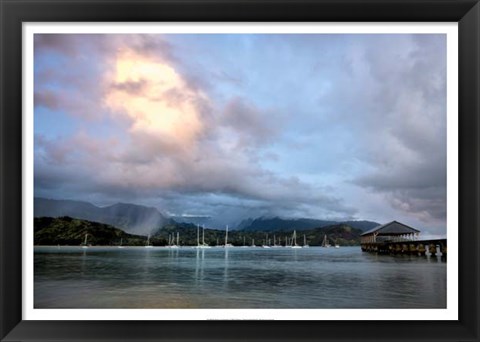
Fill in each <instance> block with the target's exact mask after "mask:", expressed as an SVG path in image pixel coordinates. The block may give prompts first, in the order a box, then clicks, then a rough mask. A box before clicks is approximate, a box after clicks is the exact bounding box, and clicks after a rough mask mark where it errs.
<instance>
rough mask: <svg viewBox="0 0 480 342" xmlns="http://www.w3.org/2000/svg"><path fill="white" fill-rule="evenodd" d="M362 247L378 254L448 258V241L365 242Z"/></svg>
mask: <svg viewBox="0 0 480 342" xmlns="http://www.w3.org/2000/svg"><path fill="white" fill-rule="evenodd" d="M361 247H362V251H364V252H372V253H378V254H405V255H418V256H422V255H432V256H444V257H446V256H447V239H435V240H404V241H396V242H395V241H383V242H365V243H362V244H361Z"/></svg>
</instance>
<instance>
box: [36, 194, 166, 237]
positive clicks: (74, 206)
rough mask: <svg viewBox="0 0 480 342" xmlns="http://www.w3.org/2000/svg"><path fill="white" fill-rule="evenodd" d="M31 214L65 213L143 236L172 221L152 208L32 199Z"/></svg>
mask: <svg viewBox="0 0 480 342" xmlns="http://www.w3.org/2000/svg"><path fill="white" fill-rule="evenodd" d="M34 216H35V217H62V216H69V217H73V218H76V219H82V220H89V221H94V222H99V223H104V224H109V225H112V226H114V227H117V228H120V229H122V230H124V231H125V232H127V233H130V234H140V235H147V234H149V233H150V232H152V231H156V230H158V229H160V228H161V227H163V226H164V225H166V224H169V223H171V222H172V221H171V220H170V219H169V218H167V217H165V216H164V215H163V214H162V213H160V212H159V211H158V209H156V208H152V207H145V206H142V205H136V204H127V203H117V204H114V205H110V206H106V207H97V206H95V205H93V204H91V203H88V202H82V201H71V200H52V199H45V198H39V197H36V198H35V202H34Z"/></svg>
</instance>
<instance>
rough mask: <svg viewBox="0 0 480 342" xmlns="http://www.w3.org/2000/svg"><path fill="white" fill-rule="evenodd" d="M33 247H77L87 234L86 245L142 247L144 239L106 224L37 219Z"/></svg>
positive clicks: (77, 220)
mask: <svg viewBox="0 0 480 342" xmlns="http://www.w3.org/2000/svg"><path fill="white" fill-rule="evenodd" d="M34 232H35V234H34V244H35V245H70V246H78V245H80V244H82V243H83V242H84V239H85V234H88V242H87V243H88V244H91V245H101V246H112V245H119V244H120V241H121V240H122V244H123V245H129V246H142V245H145V243H146V237H144V236H140V235H132V234H127V233H125V232H124V231H123V230H120V229H118V228H115V227H112V226H110V225H108V224H103V223H98V222H91V221H86V220H79V219H73V218H71V217H56V218H53V217H38V218H35V219H34Z"/></svg>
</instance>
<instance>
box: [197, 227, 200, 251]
mask: <svg viewBox="0 0 480 342" xmlns="http://www.w3.org/2000/svg"><path fill="white" fill-rule="evenodd" d="M197 246H200V226H199V225H198V224H197Z"/></svg>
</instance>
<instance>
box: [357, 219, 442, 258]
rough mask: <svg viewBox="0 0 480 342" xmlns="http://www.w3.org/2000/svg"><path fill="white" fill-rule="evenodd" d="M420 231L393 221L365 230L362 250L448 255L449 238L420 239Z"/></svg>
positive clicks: (386, 252) (382, 252)
mask: <svg viewBox="0 0 480 342" xmlns="http://www.w3.org/2000/svg"><path fill="white" fill-rule="evenodd" d="M419 234H420V231H419V230H418V229H415V228H412V227H410V226H407V225H405V224H403V223H400V222H398V221H392V222H389V223H387V224H384V225H380V226H378V227H375V228H373V229H370V230H369V231H366V232H364V233H363V234H362V235H361V237H360V245H361V247H362V251H364V252H373V253H379V254H405V255H427V256H428V255H435V256H444V257H446V256H447V239H430V240H429V239H425V240H421V239H419Z"/></svg>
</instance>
